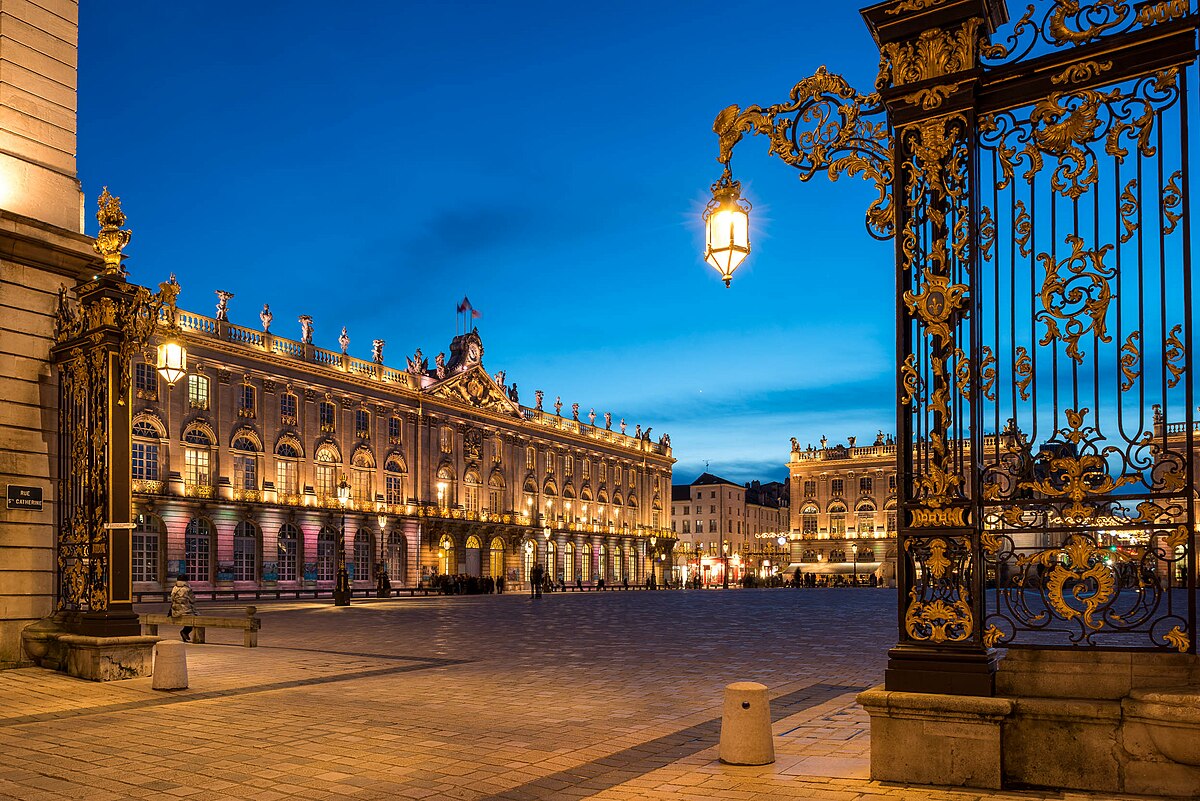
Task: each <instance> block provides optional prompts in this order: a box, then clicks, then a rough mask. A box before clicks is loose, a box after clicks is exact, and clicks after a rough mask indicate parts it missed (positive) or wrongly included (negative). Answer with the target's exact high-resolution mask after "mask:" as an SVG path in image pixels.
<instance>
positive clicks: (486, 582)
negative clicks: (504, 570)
mask: <svg viewBox="0 0 1200 801" xmlns="http://www.w3.org/2000/svg"><path fill="white" fill-rule="evenodd" d="M429 586H431V587H433V588H434V589H436V590H437V591H438V592H440V593H441V594H442V595H491V594H492V593H503V592H504V576H496V577H492V576H470V575H467V574H466V573H456V574H450V573H435V574H433V575H432V576H431V577H430V579H429Z"/></svg>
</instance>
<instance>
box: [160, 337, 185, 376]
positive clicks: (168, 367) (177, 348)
mask: <svg viewBox="0 0 1200 801" xmlns="http://www.w3.org/2000/svg"><path fill="white" fill-rule="evenodd" d="M158 374H159V375H161V376H162V377H163V379H164V380H165V381H166V382H167V385H168V386H172V387H173V386H175V382H176V381H178V380H179V379H181V378H183V377H184V375H186V374H187V348H186V347H184V344H183V340H181V339H179V338H178V337H176V336H173V335H172V336H168V337H167V338H166V339H164V340H163V341H162V343H161V344H160V345H159V346H158Z"/></svg>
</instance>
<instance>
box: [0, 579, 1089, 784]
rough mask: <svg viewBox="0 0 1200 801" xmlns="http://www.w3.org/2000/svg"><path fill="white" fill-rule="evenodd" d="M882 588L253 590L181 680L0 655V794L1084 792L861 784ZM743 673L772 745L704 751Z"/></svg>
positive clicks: (191, 650) (887, 634) (878, 657)
mask: <svg viewBox="0 0 1200 801" xmlns="http://www.w3.org/2000/svg"><path fill="white" fill-rule="evenodd" d="M894 604H895V596H894V594H893V593H892V592H890V591H886V590H869V589H857V590H849V589H842V590H834V589H828V590H730V591H720V590H714V591H687V592H680V591H661V592H653V593H651V592H639V593H621V592H590V593H567V594H551V595H547V596H545V597H543V598H542V599H540V600H536V601H535V600H531V599H530V598H529V597H528V596H527V595H522V594H508V595H504V596H474V597H460V598H430V599H399V600H386V601H356V602H355V604H354V606H352V607H351V608H337V607H333V606H331V605H329V604H328V603H327V602H326V603H321V602H286V603H278V604H262V605H260V607H259V613H260V615H261V617H262V618H263V628H262V632H261V635H260V638H259V643H260V647H258V648H255V649H247V648H242V647H241V645H240V641H241V632H240V631H224V630H220V629H209V631H208V639H209V643H208V644H206V645H191V646H188V673H189V678H190V687H189V688H188V689H187V690H179V691H172V692H160V691H155V690H152V689H151V688H150V679H148V678H146V679H134V680H131V681H125V682H113V683H108V684H95V683H90V682H84V681H79V680H76V679H71V678H69V677H66V676H64V675H61V674H55V673H50V672H48V671H42V670H38V669H33V668H28V669H20V670H11V671H4V672H0V799H21V800H22V801H41V799H64V798H72V799H87V800H88V801H108V800H109V799H143V798H154V799H170V798H189V799H261V800H262V801H272V800H273V799H284V798H295V799H392V798H395V799H422V798H424V799H464V800H465V799H488V800H489V801H490V800H492V799H495V800H496V801H499V800H500V799H503V800H504V801H525V800H532V799H567V800H568V801H570V800H571V799H584V798H587V799H601V800H603V801H635V800H636V801H643V800H645V801H650V800H651V799H667V798H671V799H680V800H681V801H699V800H700V799H706V800H707V799H731V800H737V801H742V800H744V799H745V800H748V799H758V798H763V799H767V798H771V799H774V798H817V799H832V800H835V801H836V800H837V799H844V800H845V801H852V799H893V798H900V799H914V800H915V799H922V800H924V799H930V801H969V800H971V799H983V798H1004V799H1091V798H1097V799H1098V798H1099V796H1089V795H1087V794H1077V793H1052V792H1014V793H998V794H992V793H985V792H982V791H962V790H952V789H948V788H912V787H904V786H901V785H891V784H887V785H885V784H879V783H877V782H871V781H870V780H869V760H868V755H869V752H870V732H869V726H868V722H867V717H866V714H865V713H864V712H863V711H862V710H861V709H860V708H859V707H858V706H857V705H855V704H854V696H855V694H856V693H857V692H858V691H859V690H860V689H862V688H864V687H868V686H871V685H874V684H877V683H879V681H880V680H881V677H882V675H883V667H884V663H885V661H886V650H887V648H888V647H889V646H890V645H892V643H893V642H894V636H895V633H894V621H895V606H894ZM201 607H202V611H205V612H209V611H211V612H213V613H216V614H224V613H227V614H237V613H238V612H239V611H240V607H237V606H219V605H216V604H201ZM152 610H155V607H152V606H148V607H146V611H152ZM160 631H161V632H162V633H163V634H165V635H170V636H173V635H174V630H173V629H171V628H170V627H163V628H162V629H161V630H160ZM739 680H751V681H760V682H762V683H764V684H766V685H767V686H768V687H770V688H771V697H772V718H773V721H774V732H775V735H776V743H775V745H776V755H777V759H776V762H775V764H773V765H769V766H765V767H761V768H754V767H732V766H728V765H722V764H721V763H720V762H718V761H717V741H718V737H719V734H720V714H721V697H722V690H723V688H724V686H725V684H727V683H729V682H732V681H739ZM1106 798H1111V796H1106Z"/></svg>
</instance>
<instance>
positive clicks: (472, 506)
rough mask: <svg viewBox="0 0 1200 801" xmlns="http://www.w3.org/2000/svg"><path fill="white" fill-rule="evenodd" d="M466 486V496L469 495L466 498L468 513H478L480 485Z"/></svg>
mask: <svg viewBox="0 0 1200 801" xmlns="http://www.w3.org/2000/svg"><path fill="white" fill-rule="evenodd" d="M464 486H465V488H466V490H467V493H466V495H467V497H466V507H467V511H468V512H478V511H479V485H477V484H466V485H464Z"/></svg>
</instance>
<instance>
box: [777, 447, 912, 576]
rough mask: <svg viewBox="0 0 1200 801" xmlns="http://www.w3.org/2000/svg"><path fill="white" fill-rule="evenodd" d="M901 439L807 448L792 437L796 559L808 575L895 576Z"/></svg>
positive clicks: (795, 563)
mask: <svg viewBox="0 0 1200 801" xmlns="http://www.w3.org/2000/svg"><path fill="white" fill-rule="evenodd" d="M896 476H897V469H896V444H895V442H894V441H893V440H892V438H891V437H885V436H884V435H883V433H882V432H880V433H879V434H878V435H877V436H876V438H875V441H874V442H873V443H872V444H870V445H867V446H861V445H858V444H857V443H856V440H855V439H854V438H853V437H852V438H850V440H849V441H848V444H846V445H829V444H828V442H827V441H826V440H824V439H822V441H821V447H820V448H814V447H812V446H809V447H808V448H805V449H801V448H800V446H799V445H798V444H797V443H796V441H795V440H792V451H791V455H790V457H789V459H788V478H789V481H790V482H791V487H790V489H791V497H792V505H791V534H792V541H791V563H790V565H789V569H790V570H795V569H796V568H797V567H798V568H799V569H800V570H801V572H803V573H817V574H824V575H845V576H846V577H847V578H848V577H849V576H850V575H851V574H855V573H856V574H857V575H858V576H859V580H860V581H863V580H866V579H867V578H868V576H869V574H871V573H878V574H879V577H880V578H882V579H884V580H885V581H886V580H888V579H890V578H891V577H894V576H895V564H896V523H897V520H896V480H897V478H896Z"/></svg>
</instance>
